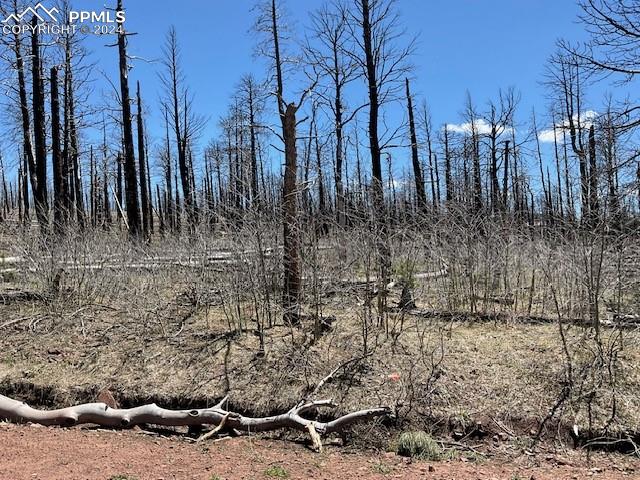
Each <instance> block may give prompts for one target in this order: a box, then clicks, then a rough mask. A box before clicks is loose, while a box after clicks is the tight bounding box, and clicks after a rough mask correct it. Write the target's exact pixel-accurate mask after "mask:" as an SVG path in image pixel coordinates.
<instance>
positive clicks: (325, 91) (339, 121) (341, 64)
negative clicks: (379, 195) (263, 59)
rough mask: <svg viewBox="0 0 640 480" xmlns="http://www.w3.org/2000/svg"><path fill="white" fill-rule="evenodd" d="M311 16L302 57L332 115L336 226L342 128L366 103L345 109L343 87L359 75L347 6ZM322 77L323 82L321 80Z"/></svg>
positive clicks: (342, 217) (342, 216)
mask: <svg viewBox="0 0 640 480" xmlns="http://www.w3.org/2000/svg"><path fill="white" fill-rule="evenodd" d="M311 18H312V22H313V23H312V25H313V26H312V29H313V34H312V37H311V39H310V40H309V41H308V42H307V45H306V48H305V53H306V60H307V62H308V63H309V64H310V66H311V68H312V69H313V70H314V72H315V73H316V74H317V75H318V76H319V78H320V82H321V88H318V89H316V91H315V96H316V97H317V98H318V99H319V100H320V101H319V104H320V106H324V107H327V108H328V109H329V111H330V113H331V115H332V117H333V129H334V131H333V135H334V137H335V138H334V141H335V153H334V155H335V158H334V165H335V170H334V182H335V195H336V219H337V221H338V224H339V225H340V226H342V227H345V226H346V210H345V209H346V201H345V193H344V190H345V189H344V178H343V177H344V169H345V167H344V152H345V141H344V130H345V128H346V127H347V125H348V124H349V122H351V120H353V119H354V118H355V116H356V115H357V113H358V112H359V111H360V110H361V109H363V108H364V107H365V106H366V104H362V105H359V106H358V107H355V108H352V109H350V110H349V108H348V106H347V102H346V100H345V99H344V90H345V89H346V88H347V87H348V85H349V84H350V83H352V82H353V81H354V80H357V79H358V78H359V77H360V76H362V70H361V68H360V65H359V63H358V62H356V61H355V60H354V58H353V57H352V55H350V54H349V53H348V50H349V48H350V46H351V43H352V42H351V39H350V36H349V24H348V21H349V14H348V10H347V7H346V6H345V5H344V4H342V3H340V2H338V1H336V2H334V3H332V4H331V5H330V6H327V5H325V6H324V7H322V8H321V9H320V10H318V11H317V12H315V13H313V14H312V16H311ZM324 79H326V80H327V85H323V84H322V83H323V80H324Z"/></svg>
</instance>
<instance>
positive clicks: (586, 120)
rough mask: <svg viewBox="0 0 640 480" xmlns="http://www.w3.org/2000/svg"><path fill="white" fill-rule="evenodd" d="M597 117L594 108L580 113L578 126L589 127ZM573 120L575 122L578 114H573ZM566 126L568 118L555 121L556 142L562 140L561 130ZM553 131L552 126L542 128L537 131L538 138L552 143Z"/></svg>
mask: <svg viewBox="0 0 640 480" xmlns="http://www.w3.org/2000/svg"><path fill="white" fill-rule="evenodd" d="M597 117H598V112H596V111H594V110H587V111H586V112H584V113H583V114H581V115H580V127H582V128H583V129H585V128H591V125H593V123H594V120H595V119H596V118H597ZM573 120H574V122H575V123H576V124H577V123H578V115H574V116H573ZM567 128H569V120H568V119H566V118H565V119H564V120H563V121H562V123H556V129H555V134H556V139H557V141H558V142H562V130H563V129H567ZM553 133H554V132H553V128H547V129H545V130H542V131H540V132H538V140H540V141H541V142H542V143H553V140H554V138H553Z"/></svg>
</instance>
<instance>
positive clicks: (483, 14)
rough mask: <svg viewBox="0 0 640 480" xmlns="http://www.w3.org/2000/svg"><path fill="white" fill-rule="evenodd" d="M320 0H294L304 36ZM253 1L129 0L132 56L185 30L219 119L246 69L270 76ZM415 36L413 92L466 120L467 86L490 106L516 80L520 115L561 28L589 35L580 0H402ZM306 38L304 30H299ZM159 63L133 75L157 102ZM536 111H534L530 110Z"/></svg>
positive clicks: (208, 108) (197, 85) (192, 72)
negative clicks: (258, 49) (258, 53)
mask: <svg viewBox="0 0 640 480" xmlns="http://www.w3.org/2000/svg"><path fill="white" fill-rule="evenodd" d="M321 3H322V2H321V1H320V0H304V1H303V0H289V1H288V3H287V8H288V10H289V11H290V12H291V15H292V17H293V19H294V22H295V23H294V28H295V31H296V32H297V33H298V34H302V33H303V32H304V26H305V25H306V24H308V14H309V12H310V11H312V10H313V9H315V8H317V7H318V6H319V5H320V4H321ZM254 4H255V2H254V1H250V0H236V1H229V0H206V1H203V0H184V1H182V2H176V3H173V2H170V3H169V2H157V1H151V0H135V1H131V0H129V1H127V2H125V6H126V9H127V22H126V25H127V29H128V30H129V31H134V32H137V35H136V36H133V37H131V39H130V46H129V49H130V52H131V53H132V54H134V55H137V56H140V57H143V58H146V59H150V60H153V59H157V58H159V57H160V56H161V45H162V43H163V41H164V36H165V34H166V32H167V30H168V28H169V27H170V26H171V25H174V26H175V27H176V29H177V32H178V38H179V41H180V44H181V47H182V51H183V63H184V65H183V68H184V70H185V72H186V74H187V81H188V83H189V85H190V86H191V89H192V91H193V92H194V93H195V95H196V99H197V101H198V108H197V110H198V111H199V112H200V113H202V114H204V115H207V116H209V117H211V118H212V119H217V118H218V117H219V116H220V115H221V114H223V113H224V111H225V109H226V107H227V103H228V98H229V95H230V94H231V93H232V91H233V88H234V86H235V84H236V83H237V82H238V80H239V78H240V76H241V75H242V74H243V73H246V72H254V73H255V74H256V75H257V76H258V77H262V76H264V72H265V70H266V68H267V63H266V62H265V61H263V60H262V59H259V58H255V57H254V55H253V51H254V46H255V44H256V42H257V39H256V38H255V35H254V34H253V32H251V26H252V24H253V21H254V17H255V15H254V13H253V12H252V11H251V9H252V7H253V5H254ZM102 5H103V1H102V0H99V1H96V0H84V1H83V2H82V8H83V9H84V8H86V9H90V8H96V9H97V10H101V8H102ZM398 7H399V9H400V13H401V18H402V20H403V22H404V23H405V25H406V28H407V33H408V34H417V35H418V42H419V43H418V48H417V52H416V55H415V57H414V58H413V63H414V65H415V74H414V77H415V80H414V85H413V90H414V92H415V93H416V94H419V95H421V96H422V97H424V98H426V100H427V102H428V103H429V105H430V108H431V111H432V114H433V117H434V122H435V123H436V124H440V123H444V122H456V121H458V116H459V115H458V114H459V112H460V111H461V110H462V108H463V105H464V101H465V96H466V91H467V90H468V91H469V92H470V93H471V96H472V98H473V99H474V101H475V102H476V103H477V104H478V105H479V106H482V105H483V104H484V103H485V101H486V100H487V99H488V98H495V96H496V94H497V91H498V89H499V88H507V87H509V86H514V87H516V89H517V90H519V91H520V92H521V93H522V107H521V115H522V114H524V113H525V112H526V111H529V110H530V107H531V106H532V105H536V110H538V111H540V112H542V111H544V107H545V104H546V100H545V91H544V88H543V87H542V86H541V85H539V82H540V80H541V77H542V73H543V69H544V64H545V61H546V59H547V58H548V56H549V55H550V54H551V53H552V52H553V50H554V43H555V41H556V39H557V38H558V37H560V36H564V37H566V38H571V39H576V38H583V37H584V30H583V27H582V26H581V25H579V24H577V23H576V16H577V13H578V7H577V5H576V3H575V2H574V1H573V0H526V1H525V0H454V1H446V0H398ZM299 36H301V35H299ZM103 40H105V39H102V38H100V39H95V40H92V41H91V42H90V43H89V45H90V48H91V50H92V51H93V56H94V58H95V59H96V60H99V68H101V69H104V70H105V71H106V72H107V74H108V75H109V76H111V77H112V78H113V79H114V80H115V79H116V78H117V77H116V75H115V74H116V72H117V70H116V67H117V57H116V55H117V52H116V50H115V49H109V48H106V47H104V46H103V44H105V43H107V41H103ZM158 69H160V65H159V64H153V63H151V64H150V63H145V62H142V61H137V62H135V68H134V70H133V71H132V73H131V78H132V80H138V79H139V80H140V81H141V83H142V86H143V93H144V94H145V97H146V99H147V102H148V103H151V106H154V104H155V101H156V100H157V98H158V96H159V95H160V87H159V85H158V82H157V77H156V71H157V70H158ZM527 115H528V114H527Z"/></svg>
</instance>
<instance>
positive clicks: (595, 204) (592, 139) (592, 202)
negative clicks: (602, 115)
mask: <svg viewBox="0 0 640 480" xmlns="http://www.w3.org/2000/svg"><path fill="white" fill-rule="evenodd" d="M599 215H600V202H599V200H598V166H597V162H596V134H595V129H594V127H593V125H591V127H590V128H589V224H590V225H591V226H592V227H595V225H596V224H597V223H598V217H599Z"/></svg>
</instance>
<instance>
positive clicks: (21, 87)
mask: <svg viewBox="0 0 640 480" xmlns="http://www.w3.org/2000/svg"><path fill="white" fill-rule="evenodd" d="M21 48H22V47H21V44H20V37H19V36H18V35H15V37H14V53H15V56H16V71H17V73H18V95H19V96H18V98H19V101H20V116H21V120H22V141H23V143H22V149H23V152H22V157H23V158H22V160H23V165H22V175H23V178H22V180H23V181H22V182H21V186H22V188H21V189H20V192H21V194H22V202H21V204H22V205H23V206H24V212H23V213H24V219H25V220H26V219H27V218H29V186H28V183H27V181H26V180H27V177H28V178H29V182H30V183H31V191H32V192H35V191H37V189H38V177H37V174H36V161H35V156H34V151H33V143H32V141H31V116H30V114H29V103H28V100H27V86H26V79H25V71H24V70H25V67H24V59H23V58H22V52H21Z"/></svg>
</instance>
